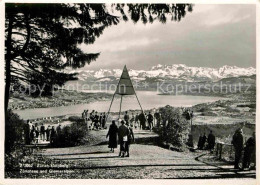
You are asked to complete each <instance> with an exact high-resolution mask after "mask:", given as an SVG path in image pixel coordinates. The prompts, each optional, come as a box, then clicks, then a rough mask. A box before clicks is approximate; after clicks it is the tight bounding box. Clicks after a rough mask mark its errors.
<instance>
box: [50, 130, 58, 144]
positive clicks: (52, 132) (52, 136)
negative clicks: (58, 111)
mask: <svg viewBox="0 0 260 185" xmlns="http://www.w3.org/2000/svg"><path fill="white" fill-rule="evenodd" d="M56 137H57V135H56V131H55V129H54V126H52V128H51V133H50V144H51V145H54V141H55V139H56Z"/></svg>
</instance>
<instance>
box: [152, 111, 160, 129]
mask: <svg viewBox="0 0 260 185" xmlns="http://www.w3.org/2000/svg"><path fill="white" fill-rule="evenodd" d="M160 121H161V120H160V113H159V111H158V110H156V112H155V113H154V122H155V123H154V124H155V126H156V127H157V128H159V126H160Z"/></svg>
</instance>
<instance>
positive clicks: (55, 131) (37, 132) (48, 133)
mask: <svg viewBox="0 0 260 185" xmlns="http://www.w3.org/2000/svg"><path fill="white" fill-rule="evenodd" d="M60 133H61V125H60V124H59V125H58V126H57V127H56V128H55V127H54V126H51V125H44V124H43V123H42V124H38V123H34V124H33V123H31V122H30V121H29V120H28V121H27V123H26V124H25V128H24V138H25V144H27V145H29V144H38V143H40V141H41V142H44V141H47V142H50V143H53V141H54V139H55V138H56V137H58V136H59V135H60Z"/></svg>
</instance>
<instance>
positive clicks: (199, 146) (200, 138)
mask: <svg viewBox="0 0 260 185" xmlns="http://www.w3.org/2000/svg"><path fill="white" fill-rule="evenodd" d="M202 138H203V137H202V135H201V134H200V135H199V141H198V145H197V146H198V149H199V150H201V143H202Z"/></svg>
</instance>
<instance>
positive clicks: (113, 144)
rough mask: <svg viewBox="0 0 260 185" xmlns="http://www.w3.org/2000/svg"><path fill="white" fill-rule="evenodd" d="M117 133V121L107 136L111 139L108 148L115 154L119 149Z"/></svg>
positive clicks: (113, 122) (111, 126)
mask: <svg viewBox="0 0 260 185" xmlns="http://www.w3.org/2000/svg"><path fill="white" fill-rule="evenodd" d="M117 133H118V128H117V126H116V123H115V121H114V120H113V121H112V124H111V125H110V127H109V130H108V133H107V136H106V138H107V137H109V143H108V148H111V150H110V151H111V152H114V148H117Z"/></svg>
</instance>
